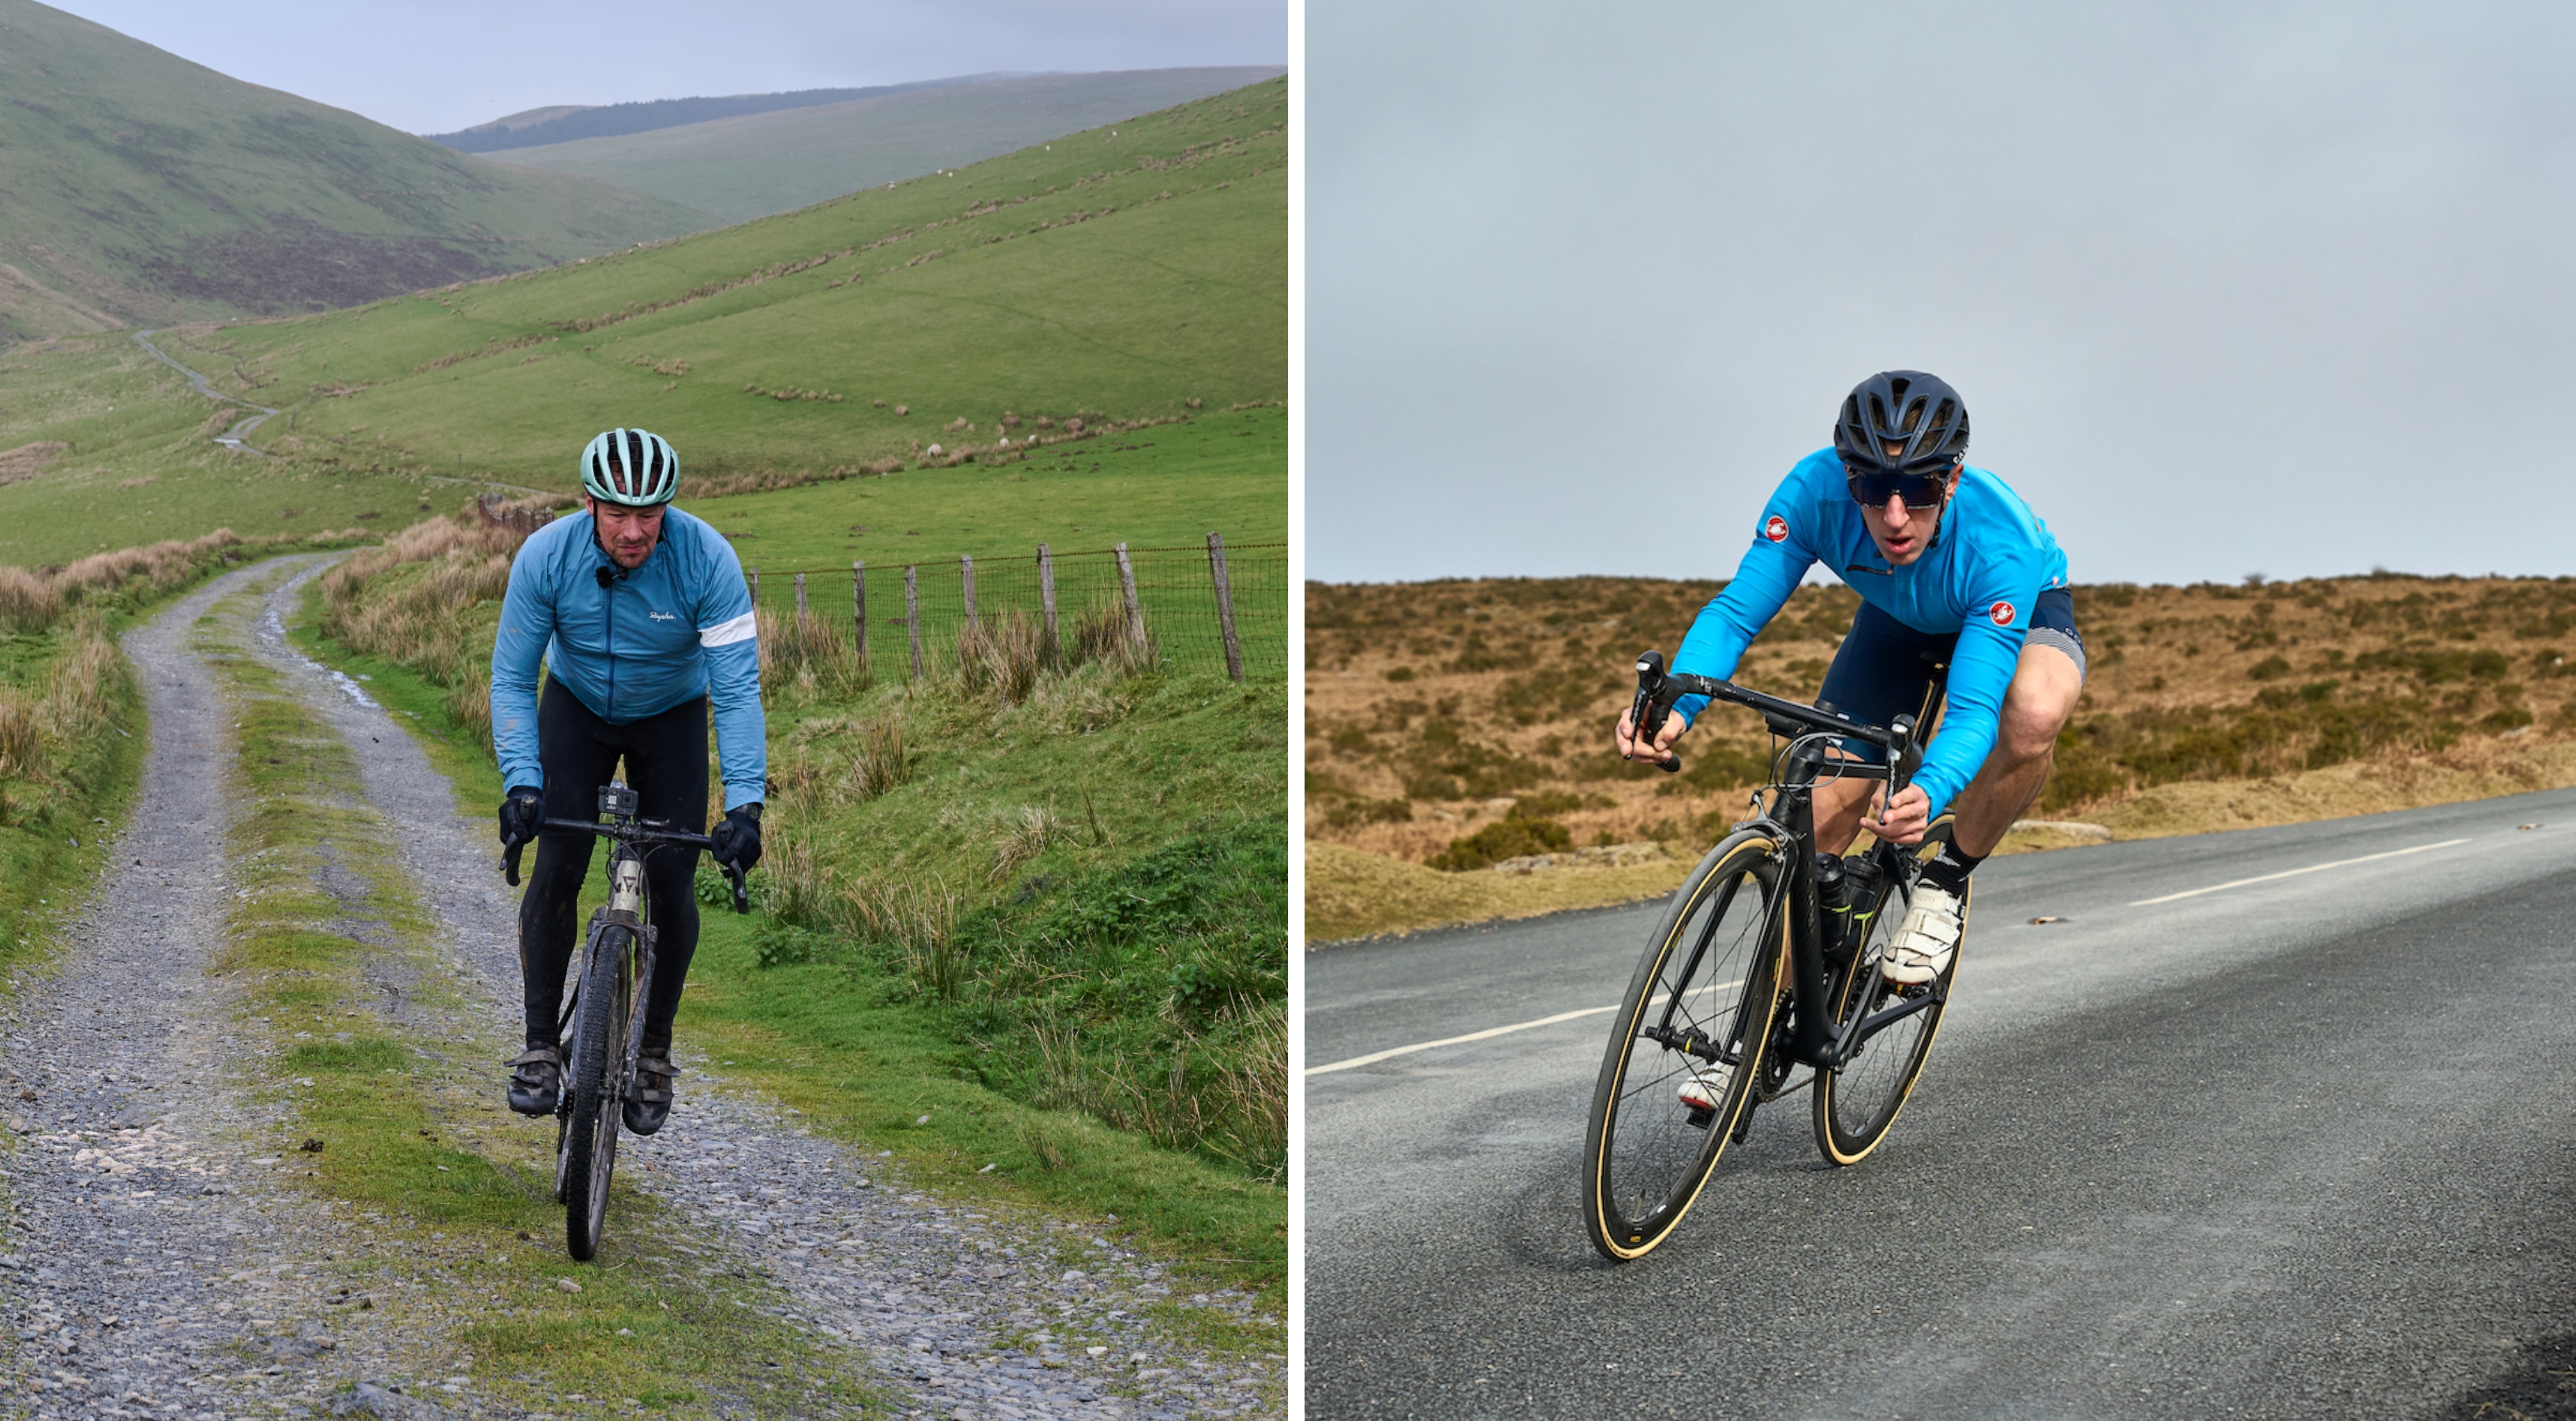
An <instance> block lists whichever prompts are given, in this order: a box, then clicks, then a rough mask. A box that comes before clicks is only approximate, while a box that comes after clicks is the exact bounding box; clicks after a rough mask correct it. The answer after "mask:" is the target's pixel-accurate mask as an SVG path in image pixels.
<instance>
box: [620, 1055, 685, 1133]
mask: <svg viewBox="0 0 2576 1421" xmlns="http://www.w3.org/2000/svg"><path fill="white" fill-rule="evenodd" d="M679 1074H680V1068H679V1067H677V1066H675V1065H672V1064H671V1048H669V1047H667V1046H647V1047H645V1048H644V1050H643V1052H642V1054H640V1055H638V1056H637V1057H636V1058H635V1080H634V1082H633V1083H632V1084H631V1085H630V1086H629V1087H628V1088H627V1091H626V1128H627V1129H629V1130H632V1131H634V1132H635V1133H636V1134H638V1135H650V1134H652V1133H653V1132H654V1131H656V1130H659V1129H661V1128H662V1122H663V1121H665V1120H668V1119H670V1118H671V1082H672V1081H673V1080H675V1079H676V1078H677V1077H678V1076H679Z"/></svg>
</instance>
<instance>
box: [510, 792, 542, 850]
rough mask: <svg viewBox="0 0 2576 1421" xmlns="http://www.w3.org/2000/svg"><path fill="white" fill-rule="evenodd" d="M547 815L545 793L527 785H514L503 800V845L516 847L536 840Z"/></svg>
mask: <svg viewBox="0 0 2576 1421" xmlns="http://www.w3.org/2000/svg"><path fill="white" fill-rule="evenodd" d="M545 817H546V797H545V796H544V795H542V794H539V793H538V792H537V791H535V790H532V789H530V788H528V787H527V786H526V785H517V786H513V787H512V788H511V790H510V793H509V795H508V797H507V798H505V799H503V800H502V801H501V847H503V848H505V849H514V848H517V847H518V846H519V845H521V844H525V843H528V842H531V841H532V840H534V839H535V838H536V837H537V827H538V826H539V825H540V824H542V823H544V822H545Z"/></svg>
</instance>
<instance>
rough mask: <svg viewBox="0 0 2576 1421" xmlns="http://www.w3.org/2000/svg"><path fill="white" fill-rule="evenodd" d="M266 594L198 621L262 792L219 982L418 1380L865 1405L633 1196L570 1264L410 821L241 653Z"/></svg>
mask: <svg viewBox="0 0 2576 1421" xmlns="http://www.w3.org/2000/svg"><path fill="white" fill-rule="evenodd" d="M257 595H258V594H257V593H255V592H254V593H245V594H242V595H240V596H237V597H235V598H232V599H229V600H228V602H227V603H226V604H225V606H224V607H223V608H222V610H221V611H220V612H219V613H218V614H217V615H216V616H215V617H213V618H210V619H209V621H208V622H207V623H201V641H202V645H203V647H204V649H205V650H207V651H208V652H210V653H211V654H212V655H213V656H214V657H215V659H216V664H217V666H218V667H219V669H220V674H221V677H222V680H223V684H224V686H225V689H226V691H227V694H228V696H229V699H230V701H231V703H232V705H233V707H234V710H235V717H234V718H235V719H236V720H237V721H238V722H239V729H238V731H237V734H238V737H239V753H238V756H237V760H236V765H237V775H238V780H239V784H240V787H241V790H242V792H243V794H244V796H245V799H246V802H247V804H248V806H249V808H248V812H247V813H246V814H245V815H244V816H243V818H242V820H241V822H240V824H239V826H238V827H237V828H236V830H235V831H234V851H235V855H236V861H237V865H238V868H237V872H238V875H239V878H240V884H239V887H240V890H241V892H240V894H239V900H238V904H237V906H236V908H235V910H234V912H233V914H232V932H231V938H230V942H229V944H228V946H227V947H226V949H225V951H224V954H223V957H222V959H221V962H220V964H219V967H218V969H217V970H219V971H220V972H221V973H222V974H223V975H224V976H225V977H226V978H228V979H229V981H230V984H231V986H232V989H233V991H234V993H235V1002H236V1006H235V1011H236V1015H237V1018H238V1022H239V1025H240V1029H241V1032H242V1034H243V1036H244V1037H246V1038H247V1039H248V1040H250V1041H251V1042H253V1043H256V1046H257V1048H258V1049H255V1050H253V1051H250V1052H247V1053H245V1058H246V1060H247V1061H248V1063H249V1064H248V1065H247V1067H246V1069H247V1070H248V1072H249V1073H250V1076H251V1082H250V1084H251V1088H252V1089H253V1090H254V1091H255V1092H256V1093H258V1094H260V1095H262V1096H265V1097H267V1098H269V1099H270V1100H272V1101H274V1102H275V1103H276V1104H277V1105H279V1106H281V1107H282V1108H283V1110H284V1112H285V1116H284V1119H283V1121H282V1122H281V1127H280V1129H279V1133H278V1137H277V1140H276V1146H275V1150H274V1153H275V1154H276V1155H277V1156H278V1157H279V1158H280V1159H281V1160H285V1161H292V1162H294V1164H292V1165H287V1166H282V1168H285V1169H287V1170H288V1171H290V1173H289V1178H288V1182H289V1183H291V1184H293V1185H296V1186H298V1187H301V1188H303V1189H305V1190H307V1191H308V1192H310V1193H312V1194H314V1195H316V1196H318V1197H320V1198H322V1199H324V1200H327V1201H331V1202H332V1203H334V1204H338V1205H345V1206H347V1210H346V1212H344V1213H343V1215H342V1216H343V1217H346V1213H349V1212H353V1213H354V1214H355V1215H356V1219H357V1222H356V1223H354V1224H353V1226H352V1233H353V1235H354V1238H355V1240H356V1242H355V1244H354V1251H353V1252H351V1253H349V1254H345V1255H343V1256H342V1257H341V1258H340V1260H339V1264H340V1267H341V1270H342V1272H343V1274H344V1276H345V1279H346V1284H345V1286H346V1287H347V1288H348V1289H350V1290H351V1291H352V1292H353V1293H355V1294H358V1295H363V1296H367V1297H370V1298H371V1299H375V1300H377V1305H378V1306H381V1307H384V1308H390V1309H392V1310H393V1311H392V1314H391V1315H390V1316H389V1317H388V1318H387V1319H385V1320H384V1321H383V1322H378V1323H376V1324H375V1326H377V1327H380V1328H389V1330H390V1331H392V1332H393V1333H395V1334H397V1335H399V1336H401V1337H402V1338H404V1339H405V1341H406V1343H407V1344H408V1345H409V1346H410V1347H411V1348H412V1349H414V1350H415V1351H416V1353H417V1356H418V1362H417V1364H416V1369H415V1373H414V1374H415V1375H416V1376H440V1375H448V1374H451V1373H458V1374H465V1375H470V1376H472V1377H473V1378H474V1379H475V1384H476V1387H477V1390H478V1392H479V1394H481V1395H482V1396H484V1397H486V1398H497V1399H503V1400H506V1401H508V1402H510V1403H512V1404H514V1405H519V1406H526V1407H530V1408H533V1409H538V1410H552V1409H556V1408H557V1407H558V1406H560V1405H561V1404H562V1399H563V1398H565V1397H567V1396H569V1395H572V1394H575V1393H578V1394H580V1395H583V1396H586V1397H590V1398H594V1399H600V1400H610V1399H614V1400H632V1401H637V1402H641V1403H642V1404H643V1405H645V1406H647V1407H649V1408H653V1409H657V1410H661V1411H665V1412H670V1413H674V1414H681V1415H716V1414H721V1413H726V1412H728V1411H729V1410H730V1409H731V1408H737V1407H748V1408H750V1409H751V1410H752V1411H753V1412H755V1413H757V1414H762V1415H780V1414H800V1415H818V1414H839V1413H843V1412H851V1413H855V1412H856V1411H858V1410H860V1409H862V1408H864V1407H868V1406H871V1405H873V1404H874V1403H873V1402H872V1399H871V1396H870V1393H869V1392H868V1391H867V1389H866V1387H865V1385H864V1383H863V1382H862V1381H861V1379H860V1377H859V1375H858V1372H859V1368H858V1366H857V1364H855V1363H854V1362H853V1361H851V1360H850V1359H848V1358H847V1357H844V1356H840V1355H837V1354H828V1353H825V1352H822V1351H821V1350H819V1349H818V1348H817V1347H816V1346H815V1345H814V1344H813V1343H811V1342H810V1341H808V1340H806V1339H805V1338H803V1337H801V1336H800V1335H799V1334H797V1333H796V1332H794V1331H792V1330H791V1329H789V1328H787V1327H786V1326H784V1325H783V1324H780V1323H777V1322H774V1321H772V1320H771V1319H769V1318H767V1317H765V1316H763V1315H762V1313H761V1312H760V1310H759V1309H760V1308H761V1307H763V1306H769V1305H774V1304H775V1300H774V1299H773V1298H771V1297H770V1296H769V1295H768V1294H766V1293H765V1292H764V1291H762V1290H760V1289H759V1288H758V1287H757V1286H756V1285H754V1284H751V1283H748V1282H743V1281H740V1280H737V1279H735V1278H732V1277H729V1276H720V1277H714V1278H708V1277H703V1276H701V1275H699V1274H698V1272H697V1266H696V1262H695V1260H688V1259H682V1258H679V1257H676V1256H673V1255H672V1254H671V1253H670V1252H669V1251H668V1249H667V1247H666V1246H665V1245H664V1244H663V1243H662V1242H661V1240H663V1239H665V1238H667V1237H669V1236H671V1235H672V1234H673V1233H674V1232H675V1231H677V1225H676V1222H675V1221H674V1220H673V1219H671V1218H670V1217H669V1216H668V1215H667V1214H666V1213H665V1212H664V1211H663V1210H661V1209H659V1208H657V1207H656V1205H655V1203H654V1201H653V1200H651V1199H650V1198H648V1197H645V1196H642V1195H639V1194H637V1193H636V1192H634V1191H633V1190H631V1189H629V1188H627V1187H625V1186H624V1185H623V1184H621V1185H620V1186H619V1189H618V1193H617V1195H616V1197H615V1199H614V1202H613V1204H612V1210H613V1213H612V1219H613V1225H614V1226H613V1227H612V1229H611V1230H610V1233H609V1238H608V1240H607V1242H606V1243H605V1244H604V1246H603V1249H602V1255H601V1266H594V1267H585V1266H580V1265H574V1264H572V1263H570V1262H569V1261H568V1260H567V1259H566V1258H565V1256H564V1253H563V1244H562V1234H563V1211H562V1209H561V1208H560V1206H558V1205H556V1204H555V1203H554V1202H553V1201H552V1198H551V1194H552V1180H553V1172H552V1170H553V1162H552V1145H553V1134H552V1132H550V1131H546V1130H544V1129H543V1128H542V1127H541V1126H531V1125H529V1124H527V1123H526V1122H522V1121H519V1120H517V1119H515V1118H514V1117H509V1116H507V1115H506V1114H504V1113H503V1112H502V1110H501V1108H500V1106H499V1105H498V1103H497V1102H495V1101H494V1100H493V1099H492V1095H493V1090H492V1085H493V1077H494V1075H495V1067H494V1065H493V1064H492V1063H493V1062H494V1061H497V1060H498V1059H499V1058H500V1055H501V1054H502V1050H501V1043H500V1042H499V1040H498V1039H497V1038H496V1037H495V1036H494V1033H493V1032H492V1029H491V1028H492V1027H493V1025H494V1023H493V1022H491V1021H490V1020H488V1019H487V1018H488V1010H487V1009H486V1008H485V1007H484V1006H483V1004H480V1003H471V1002H467V1001H465V1000H463V999H461V998H460V997H459V996H458V995H457V994H456V993H455V991H454V989H453V988H452V987H451V986H449V985H446V984H447V983H449V982H451V981H452V974H451V973H449V972H448V971H446V970H445V969H444V968H443V967H442V965H441V963H440V961H439V957H438V954H437V953H436V952H435V951H434V950H433V949H432V947H431V946H430V942H429V934H430V932H431V930H432V924H431V922H430V920H429V919H428V917H427V916H426V914H425V912H424V910H423V908H422V907H421V906H420V904H419V902H418V900H417V899H416V898H415V897H414V896H413V894H412V892H411V890H410V888H409V886H408V884H407V882H406V879H405V875H404V874H403V872H402V870H401V868H400V866H399V864H398V863H397V861H396V858H395V849H394V847H393V844H392V842H391V840H390V837H389V836H390V835H391V834H392V833H394V832H396V829H395V826H391V825H388V824H386V823H385V822H384V821H383V819H382V818H381V817H380V816H379V815H378V814H377V813H376V812H375V811H374V810H373V809H371V808H369V807H367V806H365V805H363V804H353V803H352V802H350V800H349V798H348V796H347V793H346V790H345V787H346V786H350V785H354V784H357V783H359V782H360V777H359V773H358V768H357V765H356V763H355V761H354V759H353V757H352V755H351V751H350V749H349V747H348V746H347V745H346V744H345V743H343V742H342V741H341V740H340V739H339V737H338V736H336V735H334V734H333V733H331V731H330V730H329V729H328V728H327V727H326V726H324V725H322V724H320V723H318V722H317V720H316V718H315V716H314V715H313V713H312V711H311V710H310V709H309V708H308V707H307V706H306V705H305V704H304V703H303V702H302V701H301V700H299V699H297V698H296V697H294V696H293V695H292V694H291V693H289V692H287V691H286V690H285V688H283V687H282V686H281V685H280V684H279V678H278V675H277V673H276V672H275V671H274V670H272V669H271V668H269V667H268V666H267V665H265V664H264V663H261V662H259V661H257V660H255V659H253V658H251V657H249V656H248V655H246V654H244V653H243V651H242V650H241V646H240V642H239V628H241V627H242V626H243V625H244V624H245V623H246V622H247V620H248V618H249V617H250V616H251V615H253V613H254V610H255V608H256V606H257V601H256V597H257ZM388 980H390V981H397V982H400V983H403V984H404V990H403V991H402V993H401V997H400V1000H401V1008H400V1010H399V1011H395V1012H389V1011H387V1010H386V1009H385V1003H386V1000H387V993H385V992H384V991H383V990H382V989H381V988H380V986H378V985H375V984H377V983H381V982H384V981H388ZM308 1140H313V1141H320V1142H321V1148H320V1149H319V1150H311V1149H310V1148H309V1146H307V1145H306V1144H305V1142H306V1141H308ZM296 1165H300V1166H301V1168H296V1167H295V1166H296ZM295 1175H300V1176H301V1178H295V1177H294V1176H295ZM388 1275H390V1276H391V1278H392V1279H393V1280H394V1281H396V1282H407V1283H408V1284H410V1285H411V1286H406V1287H399V1288H388V1287H387V1286H386V1280H387V1278H388ZM566 1277H571V1278H574V1279H576V1280H577V1281H578V1282H579V1284H580V1287H581V1291H580V1292H578V1293H572V1292H567V1291H564V1290H562V1289H561V1288H560V1286H559V1284H558V1281H557V1280H559V1279H562V1278H566ZM371 1310H372V1309H371Z"/></svg>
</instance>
